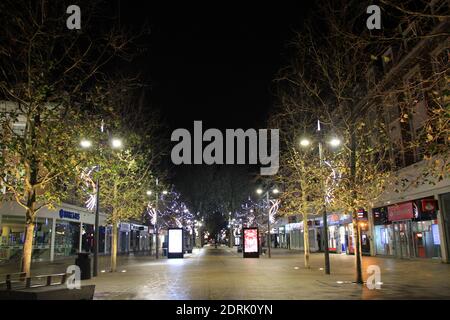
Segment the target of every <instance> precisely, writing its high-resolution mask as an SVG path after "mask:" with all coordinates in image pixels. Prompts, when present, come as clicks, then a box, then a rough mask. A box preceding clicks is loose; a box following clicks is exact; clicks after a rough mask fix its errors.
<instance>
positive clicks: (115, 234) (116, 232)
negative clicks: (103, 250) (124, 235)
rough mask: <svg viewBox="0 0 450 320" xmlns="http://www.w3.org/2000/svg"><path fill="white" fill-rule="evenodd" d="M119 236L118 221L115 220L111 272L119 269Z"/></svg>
mask: <svg viewBox="0 0 450 320" xmlns="http://www.w3.org/2000/svg"><path fill="white" fill-rule="evenodd" d="M117 238H118V230H117V223H116V222H113V224H112V245H111V272H116V269H117Z"/></svg>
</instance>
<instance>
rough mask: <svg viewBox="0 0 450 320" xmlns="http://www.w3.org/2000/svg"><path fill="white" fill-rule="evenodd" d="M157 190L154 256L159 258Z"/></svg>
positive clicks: (157, 196)
mask: <svg viewBox="0 0 450 320" xmlns="http://www.w3.org/2000/svg"><path fill="white" fill-rule="evenodd" d="M158 198H159V195H158V191H156V206H155V207H156V208H155V234H156V239H155V240H156V241H155V258H156V259H158V258H159V231H158Z"/></svg>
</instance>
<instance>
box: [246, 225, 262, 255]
mask: <svg viewBox="0 0 450 320" xmlns="http://www.w3.org/2000/svg"><path fill="white" fill-rule="evenodd" d="M243 249H244V250H243V251H244V258H259V239H258V229H257V228H245V229H244V246H243Z"/></svg>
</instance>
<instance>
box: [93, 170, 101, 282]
mask: <svg viewBox="0 0 450 320" xmlns="http://www.w3.org/2000/svg"><path fill="white" fill-rule="evenodd" d="M99 170H100V168H99ZM96 185H97V186H96V188H97V196H96V199H95V200H96V204H95V224H94V268H93V269H94V270H93V272H92V275H93V276H94V277H96V276H97V275H98V242H99V234H100V232H99V230H98V228H99V226H98V225H99V221H98V220H99V202H100V200H99V199H100V180H99V178H97V182H96Z"/></svg>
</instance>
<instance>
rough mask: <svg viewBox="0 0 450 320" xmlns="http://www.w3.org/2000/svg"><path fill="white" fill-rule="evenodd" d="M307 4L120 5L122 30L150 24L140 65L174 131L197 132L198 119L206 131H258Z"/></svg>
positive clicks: (143, 2) (127, 3) (305, 13)
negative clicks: (277, 75)
mask: <svg viewBox="0 0 450 320" xmlns="http://www.w3.org/2000/svg"><path fill="white" fill-rule="evenodd" d="M116 1H117V0H116ZM118 3H119V1H118ZM191 3H193V2H190V4H191ZM305 3H307V2H303V1H302V4H300V5H299V4H296V5H295V4H294V2H292V3H290V4H288V3H286V4H283V5H282V4H279V3H275V2H272V3H271V4H265V5H262V4H260V3H256V2H255V3H254V4H253V6H243V5H242V3H237V2H236V3H233V4H230V2H221V3H219V2H216V1H214V2H213V4H212V5H211V4H209V5H206V4H205V3H198V4H197V5H194V6H193V5H180V4H178V3H177V4H175V3H172V4H170V5H165V6H162V5H155V4H150V3H149V1H131V2H130V1H123V0H122V2H121V5H120V8H121V10H120V17H121V24H122V25H124V26H130V25H131V26H138V25H140V24H142V23H144V22H146V23H147V24H148V25H149V26H150V29H151V34H150V36H149V37H148V43H146V45H148V48H149V50H148V53H147V54H146V55H145V56H144V57H142V58H140V59H139V61H138V62H135V63H139V66H137V67H138V69H139V70H141V71H142V73H143V74H144V75H145V77H146V79H148V81H149V82H150V84H151V87H150V89H149V90H151V92H150V93H149V96H150V99H151V102H152V104H153V106H154V107H157V108H159V109H161V110H162V112H163V116H164V117H165V119H166V121H167V122H168V125H169V127H170V128H171V130H173V129H175V128H180V127H182V128H187V129H189V130H191V128H192V126H193V121H194V120H202V121H203V128H204V130H205V129H206V128H211V127H215V128H220V129H225V128H251V127H253V128H258V127H264V125H265V120H266V118H267V113H268V111H269V108H270V107H271V106H272V105H273V102H274V97H273V94H272V93H271V88H272V87H273V85H272V80H273V78H274V75H275V73H276V72H277V70H278V69H279V68H280V67H281V66H282V65H283V64H285V63H286V59H285V58H283V57H284V56H285V54H284V53H285V47H286V44H287V42H288V41H289V40H290V39H291V38H292V37H293V30H298V29H299V28H300V27H301V25H302V23H303V19H304V17H305V16H306V15H307V14H308V8H309V5H308V4H305Z"/></svg>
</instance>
